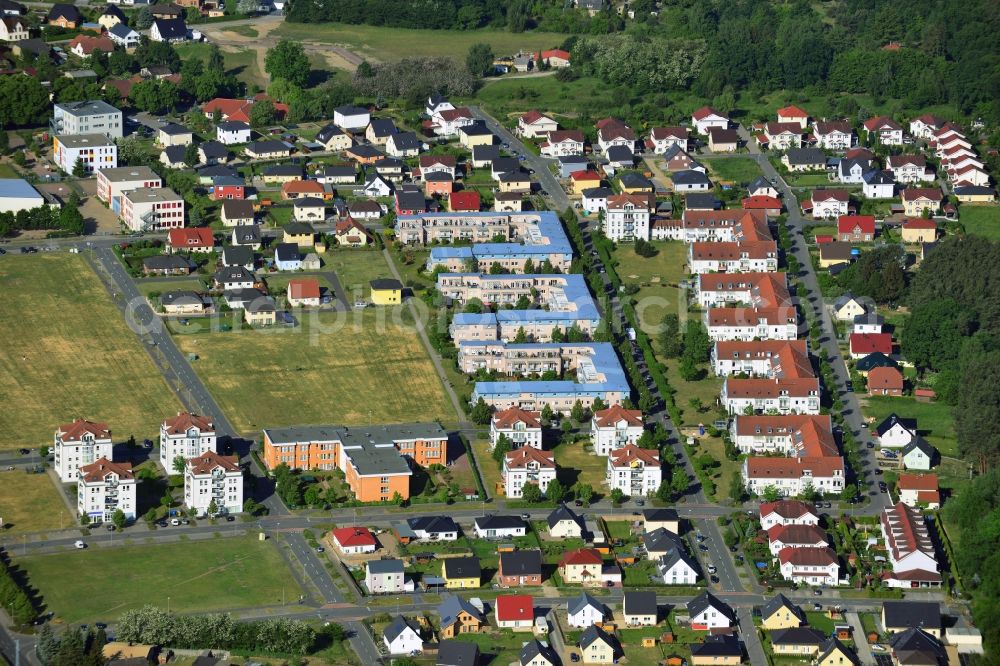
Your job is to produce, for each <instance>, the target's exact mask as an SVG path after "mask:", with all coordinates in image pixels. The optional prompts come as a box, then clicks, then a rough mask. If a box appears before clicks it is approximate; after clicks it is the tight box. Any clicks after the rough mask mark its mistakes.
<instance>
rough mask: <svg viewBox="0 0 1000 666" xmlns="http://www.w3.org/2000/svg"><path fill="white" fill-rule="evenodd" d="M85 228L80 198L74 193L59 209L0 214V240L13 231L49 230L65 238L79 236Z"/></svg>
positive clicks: (44, 207) (45, 207)
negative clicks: (63, 235)
mask: <svg viewBox="0 0 1000 666" xmlns="http://www.w3.org/2000/svg"><path fill="white" fill-rule="evenodd" d="M85 227H86V225H85V223H84V219H83V214H82V213H80V198H79V196H77V194H76V193H75V192H74V193H73V194H71V195H70V197H69V199H68V200H66V201H65V202H64V205H63V207H62V208H61V209H60V208H49V207H48V206H41V207H39V208H32V209H31V210H20V211H18V212H17V213H14V212H12V211H4V212H3V213H0V238H6V237H8V236H11V235H13V234H14V232H15V231H30V230H32V229H49V230H51V231H55V232H61V233H62V234H65V235H67V236H81V235H83V233H84V231H85Z"/></svg>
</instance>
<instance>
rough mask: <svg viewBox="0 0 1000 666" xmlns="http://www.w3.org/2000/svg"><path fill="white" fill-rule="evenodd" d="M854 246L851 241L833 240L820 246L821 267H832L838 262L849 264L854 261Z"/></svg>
mask: <svg viewBox="0 0 1000 666" xmlns="http://www.w3.org/2000/svg"><path fill="white" fill-rule="evenodd" d="M854 258H855V257H854V247H853V246H852V245H851V244H850V243H842V242H840V241H831V242H829V243H821V244H820V246H819V267H820V268H830V267H831V266H837V265H838V264H849V263H851V262H852V261H854Z"/></svg>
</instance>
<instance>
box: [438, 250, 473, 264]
mask: <svg viewBox="0 0 1000 666" xmlns="http://www.w3.org/2000/svg"><path fill="white" fill-rule="evenodd" d="M471 258H472V248H471V247H436V248H434V249H432V250H431V259H432V260H437V261H444V260H446V259H471Z"/></svg>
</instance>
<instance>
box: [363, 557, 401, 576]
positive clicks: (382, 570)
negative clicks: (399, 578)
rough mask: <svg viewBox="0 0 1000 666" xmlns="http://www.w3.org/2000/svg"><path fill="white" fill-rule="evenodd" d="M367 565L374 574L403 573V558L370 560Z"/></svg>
mask: <svg viewBox="0 0 1000 666" xmlns="http://www.w3.org/2000/svg"><path fill="white" fill-rule="evenodd" d="M365 565H366V566H367V567H368V571H369V572H371V573H373V574H390V573H400V574H401V573H403V560H396V559H392V560H368V562H366V563H365Z"/></svg>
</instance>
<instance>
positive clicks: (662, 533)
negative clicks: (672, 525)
mask: <svg viewBox="0 0 1000 666" xmlns="http://www.w3.org/2000/svg"><path fill="white" fill-rule="evenodd" d="M680 543H681V541H680V537H679V536H677V535H676V534H674V533H673V532H671V531H670V530H668V529H667V528H665V527H657V528H656V529H655V530H653V531H652V532H646V533H645V534H643V535H642V544H643V546H645V547H646V552H647V553H664V552H666V551H668V550H670V549H671V548H677V547H678V546H680Z"/></svg>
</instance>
